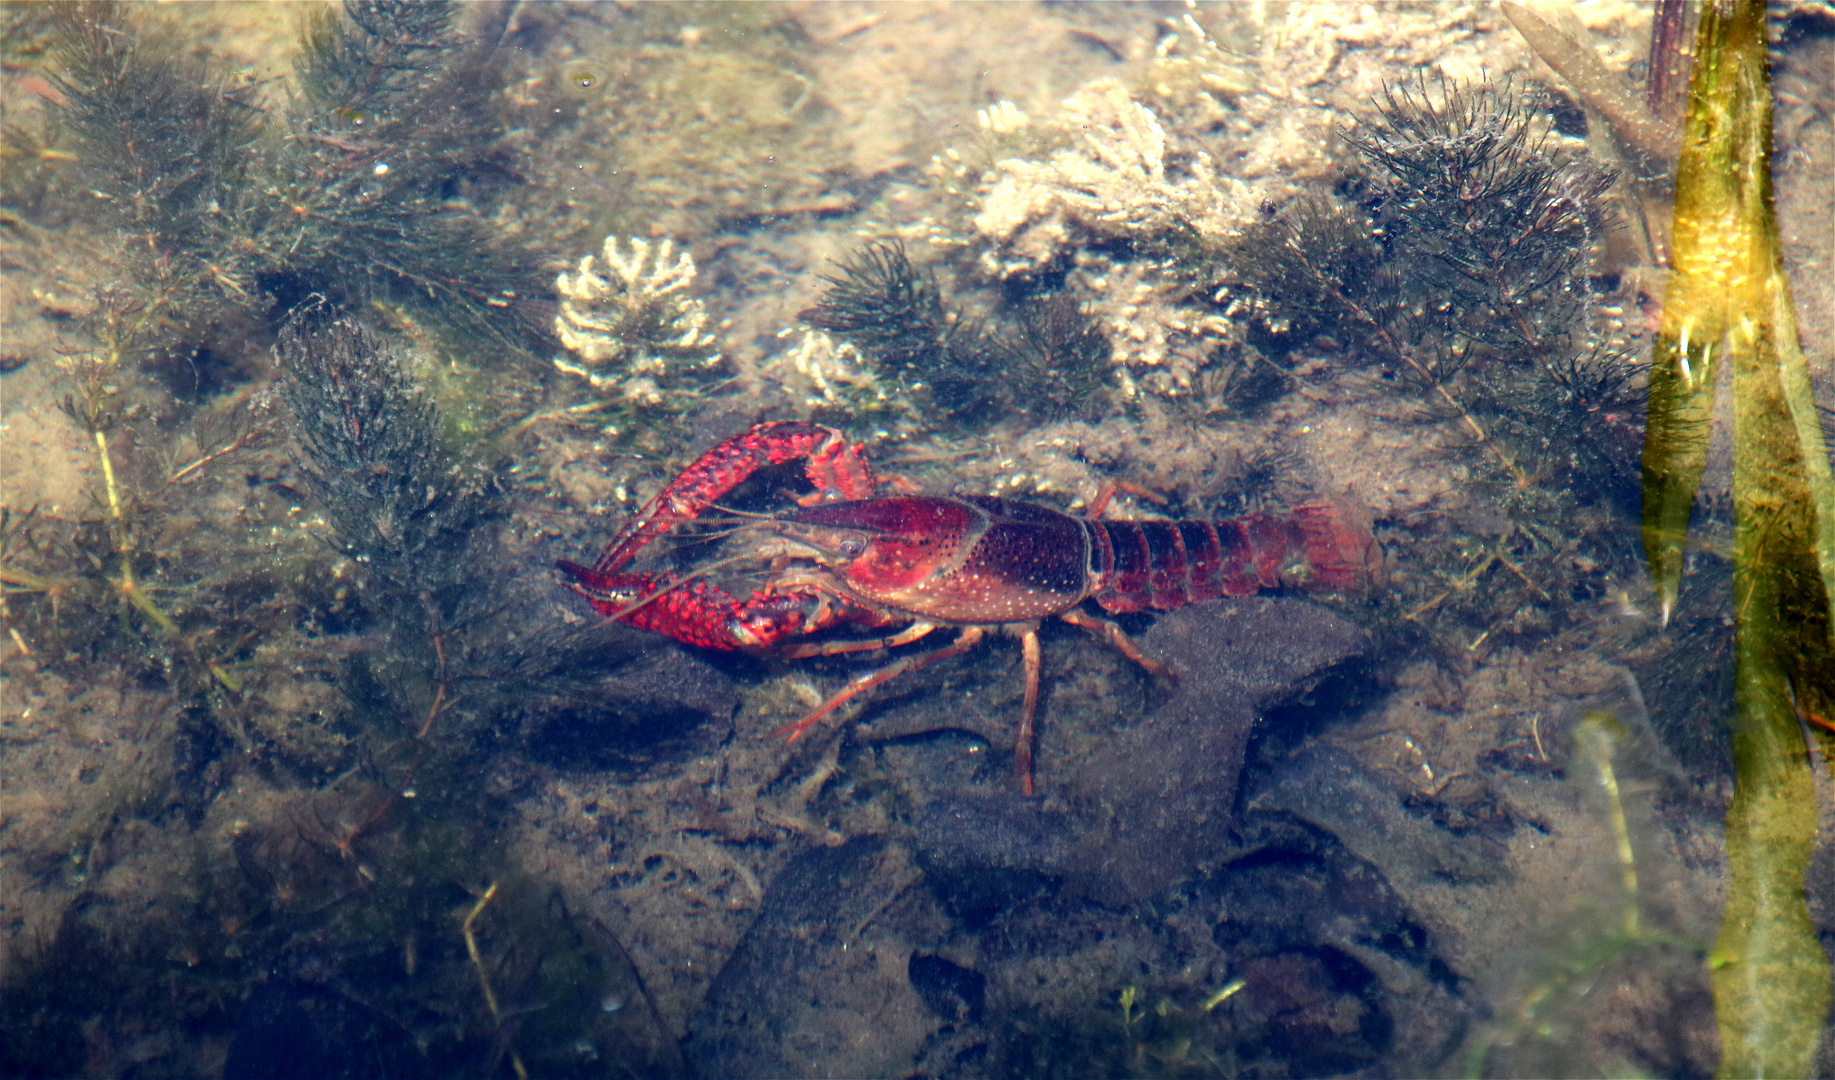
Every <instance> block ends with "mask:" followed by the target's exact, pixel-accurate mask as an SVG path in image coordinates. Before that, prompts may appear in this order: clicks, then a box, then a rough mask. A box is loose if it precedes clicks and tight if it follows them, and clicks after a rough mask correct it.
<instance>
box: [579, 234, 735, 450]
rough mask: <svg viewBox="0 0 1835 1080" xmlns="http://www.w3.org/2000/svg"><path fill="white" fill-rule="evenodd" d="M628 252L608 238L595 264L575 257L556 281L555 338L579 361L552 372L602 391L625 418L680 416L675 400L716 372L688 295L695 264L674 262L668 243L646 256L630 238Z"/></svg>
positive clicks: (712, 348)
mask: <svg viewBox="0 0 1835 1080" xmlns="http://www.w3.org/2000/svg"><path fill="white" fill-rule="evenodd" d="M629 247H630V251H629V254H626V253H625V252H623V251H620V250H619V244H618V238H617V237H615V236H608V237H606V238H605V247H604V249H603V250H602V251H601V252H600V254H599V257H598V259H597V260H595V259H594V257H593V256H591V255H586V256H582V257H581V259H580V262H579V265H578V266H577V267H576V268H575V269H574V270H573V271H572V272H571V273H563V274H562V275H561V276H560V277H558V278H556V279H555V282H554V290H555V292H557V293H559V294H560V296H561V313H560V315H558V316H557V317H556V318H555V320H554V332H555V336H556V337H558V338H559V339H560V342H561V344H562V345H563V346H564V347H566V349H567V350H568V351H569V352H571V353H573V354H574V356H575V357H577V358H578V359H577V361H570V360H560V359H557V360H555V361H554V366H555V367H557V368H559V369H560V370H561V371H564V372H566V373H567V374H569V375H574V376H578V377H579V378H583V379H585V380H586V381H587V382H588V383H590V384H591V386H592V388H593V389H594V390H598V391H603V392H609V393H610V394H611V401H610V402H609V403H608V405H609V406H610V407H613V408H619V409H622V410H624V411H626V412H627V413H632V412H636V411H638V410H647V411H660V410H665V409H668V410H674V409H679V408H680V407H681V402H682V400H683V399H682V398H681V397H680V395H681V394H682V393H683V392H685V391H692V390H699V389H704V388H705V387H706V386H707V385H708V384H709V383H710V382H711V381H713V379H714V377H715V376H716V375H717V374H718V371H719V367H720V353H719V352H718V351H716V344H717V343H716V340H715V338H714V336H713V335H712V334H710V333H708V332H707V311H706V308H705V305H703V304H702V303H701V301H700V300H698V299H696V298H695V297H692V296H689V295H688V289H689V288H690V287H691V286H692V285H693V284H694V279H695V263H694V258H693V256H691V255H690V254H689V253H688V252H686V251H683V252H682V253H681V254H680V255H676V252H675V244H674V242H673V241H671V240H663V241H662V242H661V243H659V244H657V245H656V248H655V250H654V252H652V250H651V246H650V244H649V242H648V241H645V240H640V239H637V238H635V237H633V238H632V239H631V241H630V244H629ZM671 256H674V258H673V259H672V258H671ZM599 266H602V267H603V271H601V270H600V269H597V267H599Z"/></svg>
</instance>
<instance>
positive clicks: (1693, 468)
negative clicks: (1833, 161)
mask: <svg viewBox="0 0 1835 1080" xmlns="http://www.w3.org/2000/svg"><path fill="white" fill-rule="evenodd" d="M1697 42H1698V44H1697V47H1696V56H1697V59H1696V62H1695V67H1694V74H1693V78H1692V80H1691V85H1690V90H1689V108H1688V120H1687V123H1686V132H1685V136H1684V138H1683V143H1682V146H1683V150H1682V157H1681V161H1680V163H1679V164H1678V167H1677V176H1676V216H1675V274H1674V276H1673V277H1672V278H1671V280H1670V284H1669V288H1668V290H1667V292H1666V295H1665V297H1664V305H1663V324H1662V327H1661V330H1660V331H1659V335H1658V339H1657V347H1656V354H1655V357H1654V359H1653V360H1652V363H1651V378H1650V410H1649V415H1650V433H1649V439H1648V440H1647V442H1646V444H1645V448H1644V462H1643V465H1644V469H1643V493H1644V515H1643V527H1644V528H1643V531H1644V548H1645V553H1646V558H1647V559H1648V561H1649V565H1650V574H1651V578H1652V581H1653V583H1654V584H1655V586H1656V590H1657V597H1658V602H1659V604H1660V605H1661V610H1662V615H1663V618H1664V620H1665V621H1667V620H1668V618H1669V616H1670V614H1671V613H1672V612H1673V611H1674V610H1675V606H1676V601H1677V597H1678V594H1679V591H1680V586H1681V580H1682V576H1683V573H1684V551H1685V549H1686V546H1687V543H1688V534H1689V516H1690V510H1691V507H1692V506H1693V504H1694V502H1695V496H1696V491H1697V488H1698V487H1699V485H1700V483H1701V476H1702V472H1703V470H1704V468H1705V466H1706V459H1707V444H1708V434H1709V429H1710V428H1711V427H1712V425H1713V402H1714V394H1715V387H1716V385H1717V383H1718V378H1719V373H1720V372H1721V371H1722V370H1723V368H1724V366H1725V365H1728V364H1731V365H1732V388H1733V413H1734V430H1733V506H1734V543H1733V592H1734V597H1733V612H1734V618H1735V630H1734V634H1735V645H1734V650H1735V659H1734V672H1735V674H1734V679H1735V684H1736V698H1737V708H1736V712H1735V715H1734V716H1733V717H1731V718H1730V723H1731V727H1732V732H1733V758H1734V766H1735V771H1736V776H1737V781H1736V786H1735V788H1734V795H1733V800H1732V802H1731V804H1730V805H1729V806H1728V808H1727V859H1728V863H1729V865H1730V869H1731V873H1732V880H1731V883H1730V887H1729V891H1728V897H1727V906H1726V911H1725V913H1724V916H1723V921H1722V923H1721V930H1720V937H1719V939H1718V940H1717V941H1716V943H1715V947H1714V952H1713V954H1712V956H1711V957H1710V961H1709V963H1710V967H1711V968H1712V969H1713V981H1714V1009H1715V1015H1716V1017H1717V1018H1718V1020H1719V1025H1720V1035H1721V1043H1722V1047H1723V1050H1722V1054H1723V1056H1722V1058H1721V1065H1720V1071H1721V1073H1722V1074H1723V1075H1728V1076H1742V1075H1755V1076H1757V1075H1763V1076H1773V1075H1799V1074H1801V1075H1807V1074H1809V1073H1810V1072H1813V1071H1814V1069H1815V1063H1816V1060H1817V1048H1818V1045H1819V1044H1820V1043H1821V1041H1822V1038H1823V1030H1824V1019H1825V1018H1826V1016H1827V1014H1828V1009H1829V1000H1830V995H1831V987H1830V974H1829V965H1828V959H1827V957H1826V956H1825V955H1824V953H1823V950H1822V945H1821V943H1820V942H1819V940H1818V938H1817V935H1816V930H1815V927H1814V926H1813V925H1812V923H1811V921H1810V916H1809V910H1808V907H1807V905H1806V903H1805V898H1804V891H1803V890H1804V872H1805V869H1806V867H1807V865H1808V863H1809V859H1810V855H1811V850H1812V847H1813V845H1814V840H1815V835H1816V827H1817V821H1816V796H1815V792H1814V790H1813V789H1814V780H1813V777H1812V775H1811V764H1810V761H1809V759H1808V749H1809V748H1808V747H1806V746H1805V740H1804V732H1805V731H1806V730H1807V731H1810V732H1813V733H1814V736H1815V740H1816V742H1818V743H1820V744H1821V746H1822V747H1823V749H1824V750H1825V751H1827V750H1828V749H1829V748H1830V747H1831V746H1835V740H1832V739H1831V732H1832V731H1835V728H1831V725H1830V717H1831V716H1835V614H1832V612H1831V598H1835V480H1832V479H1831V476H1830V467H1829V458H1828V448H1827V446H1826V444H1825V443H1824V441H1823V434H1824V433H1823V429H1822V424H1821V423H1820V421H1819V419H1818V416H1817V410H1816V405H1815V400H1814V397H1813V394H1812V391H1811V387H1810V379H1809V371H1808V367H1807V365H1806V363H1805V360H1804V357H1803V353H1802V349H1801V347H1800V345H1799V344H1798V340H1797V328H1796V315H1795V309H1794V308H1793V306H1792V302H1791V292H1790V284H1789V281H1788V279H1787V278H1786V277H1785V274H1784V268H1783V247H1782V241H1781V239H1780V237H1779V231H1778V223H1777V219H1776V216H1775V210H1774V208H1773V205H1772V187H1771V146H1772V132H1771V82H1770V67H1769V64H1770V62H1769V58H1768V54H1767V45H1766V36H1765V8H1764V5H1762V4H1757V3H1749V2H1740V0H1717V2H1715V3H1710V4H1707V5H1705V6H1704V8H1703V11H1702V16H1701V26H1700V29H1699V33H1698V37H1697Z"/></svg>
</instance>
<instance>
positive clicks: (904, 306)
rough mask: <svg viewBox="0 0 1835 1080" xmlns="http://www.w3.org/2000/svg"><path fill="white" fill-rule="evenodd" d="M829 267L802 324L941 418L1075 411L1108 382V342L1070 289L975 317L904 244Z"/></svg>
mask: <svg viewBox="0 0 1835 1080" xmlns="http://www.w3.org/2000/svg"><path fill="white" fill-rule="evenodd" d="M837 270H838V273H837V274H836V275H835V276H832V277H827V278H824V280H825V281H827V282H828V288H827V289H826V290H824V291H823V293H822V298H821V300H820V302H818V303H817V304H816V305H815V306H814V307H812V308H809V309H808V310H806V311H804V312H802V315H801V317H802V318H803V320H804V321H806V322H808V323H809V324H810V325H812V326H815V327H817V328H819V329H821V330H825V331H828V332H829V333H831V334H834V335H835V336H836V337H838V338H840V339H842V340H843V341H845V342H847V343H849V344H851V345H854V346H856V347H857V348H858V349H859V350H860V351H861V353H862V354H864V355H865V356H866V357H868V358H869V359H870V360H872V361H873V363H874V365H875V368H876V370H877V372H878V374H879V376H880V377H882V378H885V379H888V380H891V381H892V383H893V384H894V385H895V386H897V387H898V388H899V389H900V390H901V391H904V392H922V393H923V394H924V395H925V396H926V397H927V400H929V402H930V403H931V404H932V405H934V406H935V407H936V408H937V409H938V410H940V411H941V412H942V413H943V414H944V415H945V416H947V417H951V418H954V419H966V418H968V417H971V416H973V417H989V416H998V415H1001V414H1005V413H1021V414H1031V415H1034V416H1036V417H1039V418H1043V419H1057V418H1062V417H1066V416H1074V415H1076V414H1078V413H1080V412H1082V411H1084V410H1085V409H1086V408H1088V407H1089V406H1090V404H1091V403H1092V401H1093V400H1094V399H1095V397H1096V395H1097V394H1098V393H1099V392H1101V391H1102V390H1103V389H1104V387H1105V386H1106V385H1107V382H1108V376H1109V372H1110V364H1109V357H1110V352H1111V350H1110V348H1109V342H1108V338H1107V337H1106V336H1105V335H1104V334H1103V332H1102V329H1101V328H1100V326H1098V325H1097V323H1096V322H1095V320H1093V319H1091V318H1090V317H1089V316H1088V314H1087V313H1086V312H1085V311H1084V307H1083V305H1082V303H1081V302H1080V301H1079V300H1078V299H1077V297H1076V296H1075V295H1073V294H1072V293H1071V292H1069V291H1068V290H1065V289H1060V290H1058V291H1056V292H1054V293H1047V294H1039V295H1030V296H1027V295H1024V294H1022V295H1021V297H1020V298H1018V299H1016V300H1014V301H1013V302H1012V303H1011V304H1010V305H1008V306H1006V307H1005V308H1003V309H1002V310H1000V311H998V312H997V313H996V318H993V319H990V318H973V317H970V316H968V315H966V314H965V313H964V312H962V311H960V310H958V309H956V308H955V307H953V306H951V304H950V303H949V302H948V300H947V299H946V298H945V296H944V293H943V289H942V287H941V285H939V283H938V281H937V278H936V275H935V274H934V273H933V272H931V271H930V270H929V269H928V268H925V269H920V268H918V267H916V266H914V265H913V264H912V262H911V259H910V257H909V256H908V255H907V254H906V252H905V248H904V245H903V244H900V243H896V242H890V243H889V242H879V243H874V244H869V245H867V246H866V247H865V248H863V249H861V250H860V251H858V252H856V253H855V254H854V255H852V256H851V257H849V258H848V259H846V260H844V261H842V262H841V263H840V264H839V265H838V267H837Z"/></svg>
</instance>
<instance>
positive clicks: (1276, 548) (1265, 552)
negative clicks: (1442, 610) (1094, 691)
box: [1091, 503, 1381, 614]
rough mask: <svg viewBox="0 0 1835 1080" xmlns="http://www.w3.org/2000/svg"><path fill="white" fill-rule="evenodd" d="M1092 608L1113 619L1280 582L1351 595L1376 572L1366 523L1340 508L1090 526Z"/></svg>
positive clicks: (1312, 507) (1250, 591) (1377, 561)
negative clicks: (1094, 580)
mask: <svg viewBox="0 0 1835 1080" xmlns="http://www.w3.org/2000/svg"><path fill="white" fill-rule="evenodd" d="M1091 524H1092V526H1093V528H1092V538H1093V539H1094V540H1095V541H1096V552H1095V565H1096V567H1097V570H1098V576H1099V580H1100V582H1101V588H1100V590H1099V591H1098V592H1097V593H1096V595H1095V600H1096V603H1097V604H1098V605H1099V606H1101V607H1102V609H1103V610H1104V611H1108V612H1113V613H1116V614H1123V613H1126V612H1130V611H1144V610H1147V609H1149V608H1152V609H1154V610H1157V611H1167V610H1170V609H1172V608H1176V607H1181V606H1183V605H1185V604H1190V603H1196V602H1197V601H1200V600H1215V599H1217V598H1218V597H1223V596H1253V595H1255V594H1256V593H1258V592H1261V591H1262V590H1263V589H1273V588H1278V587H1280V586H1284V585H1285V586H1293V587H1303V588H1308V589H1314V590H1329V591H1338V592H1357V591H1361V590H1363V589H1364V588H1366V587H1368V585H1369V584H1370V582H1371V580H1372V579H1373V578H1374V577H1375V575H1376V574H1377V572H1378V570H1379V567H1380V558H1381V556H1380V552H1379V551H1378V549H1377V548H1376V543H1375V540H1374V538H1372V537H1371V535H1370V531H1369V526H1368V524H1366V523H1365V522H1363V520H1362V519H1361V518H1360V517H1358V516H1356V515H1354V514H1353V513H1352V512H1351V511H1350V510H1348V509H1347V508H1345V507H1343V506H1339V505H1336V504H1330V503H1320V504H1314V505H1309V506H1303V507H1300V508H1298V509H1296V510H1294V511H1293V512H1292V513H1290V514H1286V515H1278V516H1277V515H1274V514H1250V515H1248V516H1246V517H1239V518H1230V519H1227V520H1224V521H1097V522H1092V523H1091Z"/></svg>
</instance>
